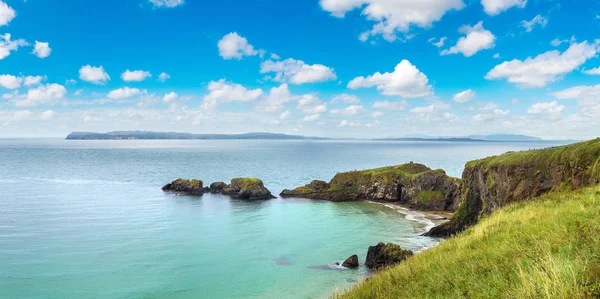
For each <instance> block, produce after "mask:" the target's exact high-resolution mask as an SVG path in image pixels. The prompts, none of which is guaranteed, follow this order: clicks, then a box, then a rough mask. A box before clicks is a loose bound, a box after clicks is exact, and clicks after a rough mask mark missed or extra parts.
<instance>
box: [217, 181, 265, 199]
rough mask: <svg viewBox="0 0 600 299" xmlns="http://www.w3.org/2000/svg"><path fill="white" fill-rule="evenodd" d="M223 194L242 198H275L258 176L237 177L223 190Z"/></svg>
mask: <svg viewBox="0 0 600 299" xmlns="http://www.w3.org/2000/svg"><path fill="white" fill-rule="evenodd" d="M221 194H223V195H228V196H231V197H233V198H240V199H271V198H275V197H274V196H273V194H271V191H269V189H267V188H265V186H264V184H263V181H261V180H259V179H256V178H236V179H232V180H231V183H230V184H229V185H227V186H226V187H225V188H223V190H222V191H221Z"/></svg>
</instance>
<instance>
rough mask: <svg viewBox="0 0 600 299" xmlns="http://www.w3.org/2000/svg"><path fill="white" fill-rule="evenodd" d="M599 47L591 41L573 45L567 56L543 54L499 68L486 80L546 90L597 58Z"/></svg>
mask: <svg viewBox="0 0 600 299" xmlns="http://www.w3.org/2000/svg"><path fill="white" fill-rule="evenodd" d="M596 52H597V49H596V45H591V44H588V42H587V41H584V42H581V43H579V44H572V45H571V46H570V47H569V49H567V50H566V51H565V52H563V53H560V52H559V51H557V50H553V51H548V52H546V53H542V54H540V55H538V56H536V57H534V58H531V57H528V58H527V59H526V60H525V61H521V60H518V59H514V60H512V61H505V62H503V63H502V64H499V65H497V66H496V67H494V68H493V69H492V70H491V71H489V72H488V73H487V75H486V76H485V78H486V79H488V80H493V79H503V78H506V80H507V81H508V82H510V83H515V84H517V85H518V86H519V87H521V88H532V87H544V86H546V85H547V84H548V83H551V82H555V81H558V80H560V79H561V78H562V76H563V75H565V74H567V73H570V72H572V71H573V70H574V69H576V68H577V67H579V66H580V65H582V64H583V63H585V62H586V61H587V60H588V59H590V58H592V57H594V56H596Z"/></svg>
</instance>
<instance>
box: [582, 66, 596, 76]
mask: <svg viewBox="0 0 600 299" xmlns="http://www.w3.org/2000/svg"><path fill="white" fill-rule="evenodd" d="M583 73H584V74H587V75H600V67H597V68H593V69H589V70H585V71H583Z"/></svg>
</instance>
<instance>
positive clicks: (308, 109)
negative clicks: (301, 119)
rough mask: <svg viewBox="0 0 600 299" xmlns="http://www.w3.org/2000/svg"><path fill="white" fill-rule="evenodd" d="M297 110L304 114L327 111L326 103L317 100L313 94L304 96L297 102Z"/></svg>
mask: <svg viewBox="0 0 600 299" xmlns="http://www.w3.org/2000/svg"><path fill="white" fill-rule="evenodd" d="M298 109H300V110H301V111H302V112H304V113H306V114H317V113H324V112H325V111H327V103H324V102H323V101H321V100H319V98H318V97H317V96H316V95H315V94H305V95H303V96H301V97H300V99H299V100H298Z"/></svg>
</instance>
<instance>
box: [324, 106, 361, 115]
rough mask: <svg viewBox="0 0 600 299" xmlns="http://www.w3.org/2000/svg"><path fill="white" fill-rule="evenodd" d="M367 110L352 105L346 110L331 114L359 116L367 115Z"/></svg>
mask: <svg viewBox="0 0 600 299" xmlns="http://www.w3.org/2000/svg"><path fill="white" fill-rule="evenodd" d="M366 111H367V110H365V108H364V107H363V106H361V105H350V106H348V107H346V108H344V109H334V110H331V114H339V115H344V116H352V115H359V114H363V113H365V112H366Z"/></svg>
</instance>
